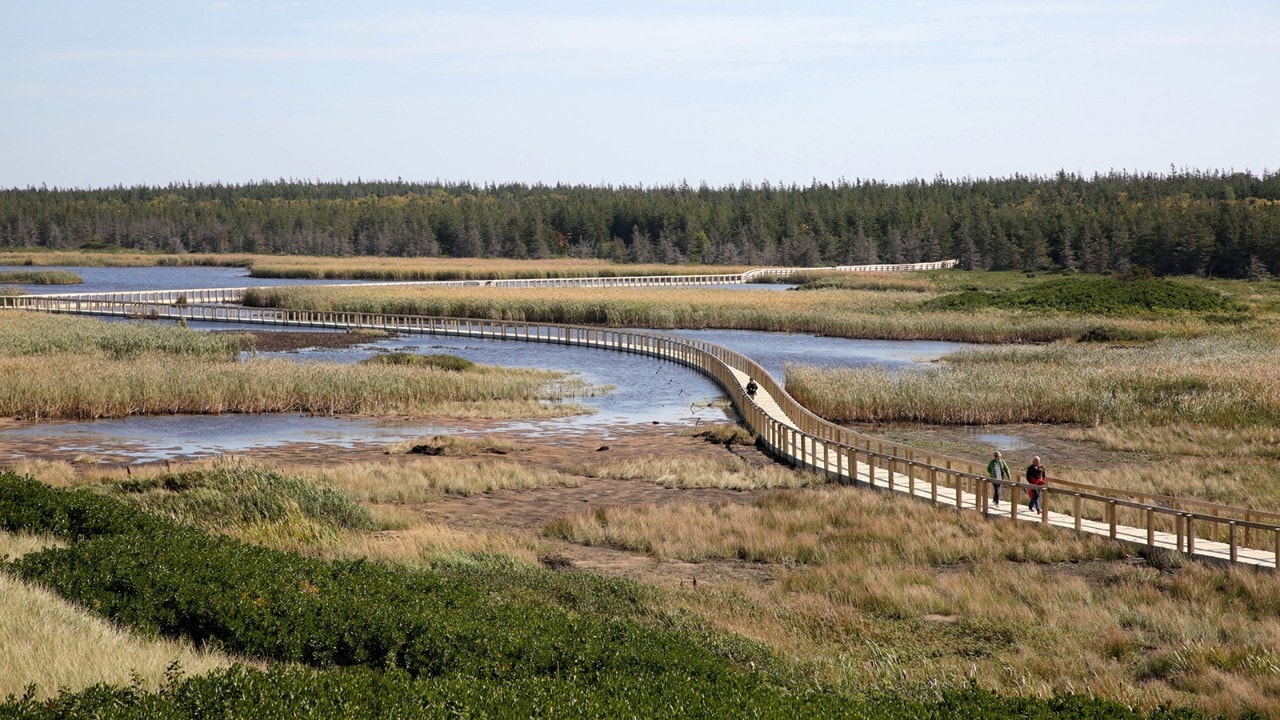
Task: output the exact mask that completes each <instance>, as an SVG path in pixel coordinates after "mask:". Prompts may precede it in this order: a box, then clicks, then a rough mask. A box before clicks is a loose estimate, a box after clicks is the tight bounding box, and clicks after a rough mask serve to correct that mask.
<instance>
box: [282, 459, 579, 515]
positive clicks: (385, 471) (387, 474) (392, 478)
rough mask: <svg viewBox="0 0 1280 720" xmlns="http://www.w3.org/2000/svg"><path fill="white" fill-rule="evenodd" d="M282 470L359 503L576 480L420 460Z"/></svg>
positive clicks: (504, 465)
mask: <svg viewBox="0 0 1280 720" xmlns="http://www.w3.org/2000/svg"><path fill="white" fill-rule="evenodd" d="M286 471H287V472H289V473H291V474H294V475H296V476H298V477H299V478H302V479H303V480H306V481H308V482H310V483H314V484H319V485H324V486H329V487H333V488H335V489H336V490H338V491H340V492H342V493H343V494H345V495H346V496H348V497H350V498H352V499H353V500H355V501H357V502H361V503H376V504H388V503H396V504H411V503H424V502H431V501H432V500H435V499H438V498H439V497H441V496H442V495H446V494H447V495H459V496H471V495H480V494H484V493H490V492H495V491H498V490H535V489H539V488H548V487H577V486H578V484H579V480H580V479H579V478H576V477H574V476H572V475H565V474H563V473H559V472H556V471H554V470H543V469H538V468H531V467H526V466H524V465H521V464H520V463H516V462H512V461H509V460H504V459H497V458H468V457H454V458H426V459H422V460H415V461H412V462H396V463H391V462H388V463H356V464H343V465H333V466H328V467H322V468H310V467H305V466H297V467H293V468H286Z"/></svg>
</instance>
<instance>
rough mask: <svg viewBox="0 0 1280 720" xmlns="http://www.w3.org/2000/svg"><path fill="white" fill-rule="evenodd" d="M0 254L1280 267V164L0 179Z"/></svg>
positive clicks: (1255, 273)
mask: <svg viewBox="0 0 1280 720" xmlns="http://www.w3.org/2000/svg"><path fill="white" fill-rule="evenodd" d="M0 245H5V246H18V247H37V246H38V247H48V248H54V249H73V248H80V247H85V246H88V247H120V248H126V249H131V250H142V251H163V252H177V253H182V252H192V253H196V252H198V253H222V252H237V253H239V252H250V253H289V254H311V255H331V256H346V255H383V256H409V257H434V256H446V257H508V258H542V257H554V256H571V257H591V258H605V259H610V260H616V261H621V262H645V263H647V262H662V263H711V264H730V265H736V264H751V265H794V266H821V265H836V264H862V263H874V262H916V261H922V260H934V259H941V258H957V259H959V260H960V261H961V263H962V265H963V266H964V267H966V268H982V269H993V270H1008V269H1021V270H1044V269H1053V268H1059V269H1079V270H1082V271H1086V272H1114V271H1125V270H1128V269H1130V268H1134V267H1137V268H1147V269H1149V270H1150V271H1152V272H1153V273H1155V274H1159V275H1169V274H1197V275H1210V276H1220V277H1222V276H1225V277H1266V276H1268V275H1269V274H1270V273H1280V173H1270V172H1263V173H1262V175H1261V176H1258V175H1254V174H1252V173H1238V172H1233V173H1224V172H1217V171H1214V172H1202V171H1181V172H1172V173H1170V174H1168V175H1160V174H1130V173H1116V172H1113V173H1110V174H1107V175H1095V176H1093V177H1091V178H1084V177H1080V176H1077V175H1072V174H1068V173H1059V174H1057V175H1056V176H1053V177H1024V176H1014V177H1012V178H1003V179H985V180H977V179H961V180H949V179H944V178H941V177H939V178H936V179H934V180H931V181H923V180H919V181H914V182H908V183H899V184H889V183H883V182H876V181H865V180H858V181H853V182H843V181H842V182H839V183H817V182H815V183H813V184H810V185H808V186H804V187H800V186H795V185H791V186H779V185H771V184H768V183H764V184H760V185H754V184H744V185H740V186H737V187H719V188H712V187H708V186H705V185H703V186H700V187H696V188H695V187H691V186H689V185H687V184H682V185H679V186H663V187H649V188H645V187H629V186H622V187H612V186H599V187H596V186H582V185H555V186H548V185H523V184H505V185H472V184H469V183H441V182H433V183H413V182H405V181H400V180H397V181H387V182H372V181H358V182H350V183H343V182H333V183H325V182H311V181H297V180H280V181H276V182H261V183H251V184H247V185H222V184H212V185H203V184H185V185H182V184H175V185H169V186H167V187H116V188H108V189H96V190H74V189H73V190H66V189H49V188H26V189H10V190H0Z"/></svg>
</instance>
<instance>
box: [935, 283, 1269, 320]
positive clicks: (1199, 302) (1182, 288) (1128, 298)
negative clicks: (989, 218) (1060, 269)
mask: <svg viewBox="0 0 1280 720" xmlns="http://www.w3.org/2000/svg"><path fill="white" fill-rule="evenodd" d="M923 307H925V308H927V309H930V310H978V309H984V308H999V309H1004V310H1040V311H1054V312H1065V313H1075V314H1085V315H1141V314H1152V313H1156V314H1158V313H1170V312H1191V313H1242V312H1244V311H1245V308H1244V307H1243V306H1241V305H1238V304H1237V303H1234V302H1232V301H1231V300H1229V299H1228V298H1227V297H1226V296H1224V295H1222V294H1221V293H1217V292H1214V291H1212V290H1208V289H1206V288H1201V287H1196V286H1195V285H1189V284H1186V283H1181V282H1175V281H1172V280H1159V279H1154V278H1148V279H1134V280H1128V281H1124V280H1120V279H1117V278H1111V277H1090V278H1076V277H1067V278H1058V279H1054V280H1046V281H1044V282H1040V283H1035V284H1033V285H1027V286H1022V287H1018V288H1016V289H1012V290H1004V291H991V290H976V289H975V290H962V291H960V292H956V293H950V294H948V295H943V296H942V297H938V298H934V299H932V300H928V301H925V302H924V303H923Z"/></svg>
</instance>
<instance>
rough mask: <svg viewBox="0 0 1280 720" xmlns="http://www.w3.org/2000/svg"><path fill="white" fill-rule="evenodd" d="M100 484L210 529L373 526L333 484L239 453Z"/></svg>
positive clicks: (303, 533)
mask: <svg viewBox="0 0 1280 720" xmlns="http://www.w3.org/2000/svg"><path fill="white" fill-rule="evenodd" d="M96 487H97V488H98V489H99V490H100V491H102V492H105V493H107V494H109V495H111V496H113V497H116V498H119V499H122V500H125V501H126V502H129V503H131V504H133V505H136V506H138V507H140V508H142V509H144V510H146V511H147V512H150V513H153V514H156V515H160V516H162V517H167V518H170V519H172V520H174V521H176V522H179V523H182V524H184V525H191V526H193V527H198V528H200V529H202V530H205V531H207V532H214V533H227V534H233V535H235V534H246V535H249V536H261V535H271V534H272V533H273V532H275V533H283V534H284V535H285V536H296V537H304V538H305V537H313V536H315V535H316V533H318V532H323V530H322V529H331V530H333V531H339V530H371V529H373V521H372V519H370V517H369V515H368V513H367V512H365V511H364V509H363V508H361V507H360V506H359V505H357V504H356V503H354V502H353V501H351V500H350V499H349V498H348V497H347V496H345V495H344V494H342V493H340V492H338V491H336V490H334V489H332V488H331V487H329V486H328V485H326V484H324V483H321V482H309V481H306V480H303V479H301V478H298V477H296V476H293V475H289V474H286V473H282V472H279V471H276V470H273V469H269V468H266V467H262V466H260V465H255V464H253V463H248V462H244V461H241V460H237V459H234V458H230V459H219V460H215V461H212V462H209V463H207V464H202V465H198V466H194V467H191V468H188V469H184V470H182V471H179V472H173V473H165V474H162V475H154V476H152V477H138V478H126V479H123V480H116V481H115V482H111V483H103V484H99V485H97V486H96ZM291 527H301V528H302V529H301V530H300V531H299V530H292V529H290V528H291Z"/></svg>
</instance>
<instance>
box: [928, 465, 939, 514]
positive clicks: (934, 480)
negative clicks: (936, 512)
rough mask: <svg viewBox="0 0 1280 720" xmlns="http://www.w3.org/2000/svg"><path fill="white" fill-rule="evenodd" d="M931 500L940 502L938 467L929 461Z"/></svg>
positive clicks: (934, 502)
mask: <svg viewBox="0 0 1280 720" xmlns="http://www.w3.org/2000/svg"><path fill="white" fill-rule="evenodd" d="M929 502H931V503H933V504H934V505H937V504H938V468H936V467H934V466H933V463H929Z"/></svg>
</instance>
